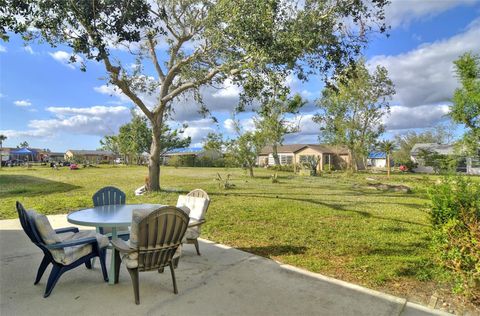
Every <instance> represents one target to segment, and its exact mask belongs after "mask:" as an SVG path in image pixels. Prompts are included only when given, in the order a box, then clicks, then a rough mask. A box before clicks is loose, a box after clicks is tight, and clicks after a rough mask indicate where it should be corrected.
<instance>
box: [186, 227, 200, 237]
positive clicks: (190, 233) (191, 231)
mask: <svg viewBox="0 0 480 316" xmlns="http://www.w3.org/2000/svg"><path fill="white" fill-rule="evenodd" d="M198 237H200V232H199V229H198V227H189V228H187V232H186V233H185V237H183V239H184V240H186V239H197V238H198Z"/></svg>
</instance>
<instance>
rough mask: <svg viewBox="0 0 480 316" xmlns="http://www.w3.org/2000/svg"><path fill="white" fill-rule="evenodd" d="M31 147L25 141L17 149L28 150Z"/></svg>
mask: <svg viewBox="0 0 480 316" xmlns="http://www.w3.org/2000/svg"><path fill="white" fill-rule="evenodd" d="M28 147H30V145H29V144H28V142H27V141H23V142H21V143H20V145H18V146H17V148H28Z"/></svg>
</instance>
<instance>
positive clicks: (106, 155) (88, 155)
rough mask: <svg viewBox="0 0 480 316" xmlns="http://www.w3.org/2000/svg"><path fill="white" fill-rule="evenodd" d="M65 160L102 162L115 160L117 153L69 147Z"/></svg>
mask: <svg viewBox="0 0 480 316" xmlns="http://www.w3.org/2000/svg"><path fill="white" fill-rule="evenodd" d="M64 158H65V160H69V161H71V160H75V161H78V162H88V163H100V162H113V160H114V159H115V154H114V153H113V152H111V151H107V150H75V149H69V150H67V152H66V153H65V155H64Z"/></svg>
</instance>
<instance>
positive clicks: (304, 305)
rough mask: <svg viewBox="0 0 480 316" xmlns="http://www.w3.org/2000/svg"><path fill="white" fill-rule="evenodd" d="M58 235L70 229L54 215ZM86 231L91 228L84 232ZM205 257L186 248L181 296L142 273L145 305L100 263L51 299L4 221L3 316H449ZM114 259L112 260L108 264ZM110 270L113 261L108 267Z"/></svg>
mask: <svg viewBox="0 0 480 316" xmlns="http://www.w3.org/2000/svg"><path fill="white" fill-rule="evenodd" d="M49 218H50V220H51V222H52V225H53V226H54V228H59V227H66V226H72V225H71V224H69V223H67V222H66V219H65V218H66V217H65V216H64V215H55V216H49ZM82 229H85V227H82ZM200 249H201V251H202V256H197V255H196V253H195V250H194V248H193V246H191V245H186V246H185V247H184V252H183V256H182V259H181V261H180V265H179V267H178V269H177V270H176V275H177V282H178V288H179V294H178V295H175V294H173V287H172V282H171V277H170V273H169V271H168V269H166V271H165V273H162V274H159V273H157V272H143V273H140V305H135V303H134V299H133V289H132V284H131V280H130V276H129V275H128V272H127V271H126V268H125V267H122V268H121V271H120V280H119V283H118V284H116V285H108V283H105V282H103V280H102V277H101V272H100V269H99V266H98V264H97V265H96V266H95V268H94V269H93V270H87V269H86V268H84V267H78V268H76V269H74V270H72V271H69V272H67V273H66V274H64V275H63V276H62V278H61V279H60V281H59V283H58V284H57V286H56V287H55V289H54V290H53V292H52V295H51V296H50V297H49V298H46V299H44V298H43V292H44V289H45V284H46V280H47V278H48V273H49V272H50V269H47V271H46V273H45V275H44V276H43V279H42V281H41V282H40V283H39V284H38V285H36V286H34V285H33V280H34V278H35V274H36V271H37V268H38V265H39V263H40V261H41V259H42V253H41V252H40V250H39V249H38V248H36V247H35V246H34V245H33V244H32V243H31V242H30V240H29V239H28V238H27V236H26V235H25V233H24V232H23V231H22V230H21V227H20V224H19V222H18V220H4V221H0V262H1V264H0V313H1V315H66V314H78V315H84V314H90V315H97V314H101V315H132V314H135V315H447V314H445V313H442V312H440V311H436V310H431V309H428V308H426V307H423V306H420V305H417V304H412V303H409V302H407V301H406V300H405V299H402V298H398V297H394V296H391V295H387V294H383V293H380V292H376V291H372V290H369V289H366V288H363V287H361V286H357V285H354V284H350V283H347V282H343V281H339V280H336V279H332V278H328V277H325V276H322V275H320V274H316V273H311V272H308V271H305V270H302V269H298V268H295V267H292V266H289V265H283V264H280V263H277V262H275V261H272V260H269V259H265V258H262V257H258V256H255V255H252V254H250V253H246V252H243V251H240V250H237V249H233V248H230V247H226V246H223V245H219V244H215V243H212V242H209V241H205V240H202V241H201V244H200ZM108 257H109V256H107V258H108ZM107 263H108V262H107Z"/></svg>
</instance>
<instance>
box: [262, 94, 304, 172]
mask: <svg viewBox="0 0 480 316" xmlns="http://www.w3.org/2000/svg"><path fill="white" fill-rule="evenodd" d="M275 97H277V96H275ZM305 104H306V101H304V100H302V97H301V96H300V95H298V94H296V95H294V96H293V97H292V98H286V97H280V98H279V99H275V98H273V99H267V100H265V101H264V102H263V103H262V105H261V107H260V109H259V110H258V111H257V112H258V114H259V118H258V119H255V127H256V129H257V130H258V132H259V133H261V134H262V136H263V138H264V140H265V145H270V146H272V149H273V158H274V160H275V165H280V159H279V157H278V152H277V148H278V146H279V145H282V143H283V140H284V137H285V135H287V134H291V133H296V132H298V130H299V127H298V126H295V125H294V124H292V122H291V121H289V120H287V118H286V115H287V114H295V113H298V111H299V110H300V108H301V107H302V106H304V105H305Z"/></svg>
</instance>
